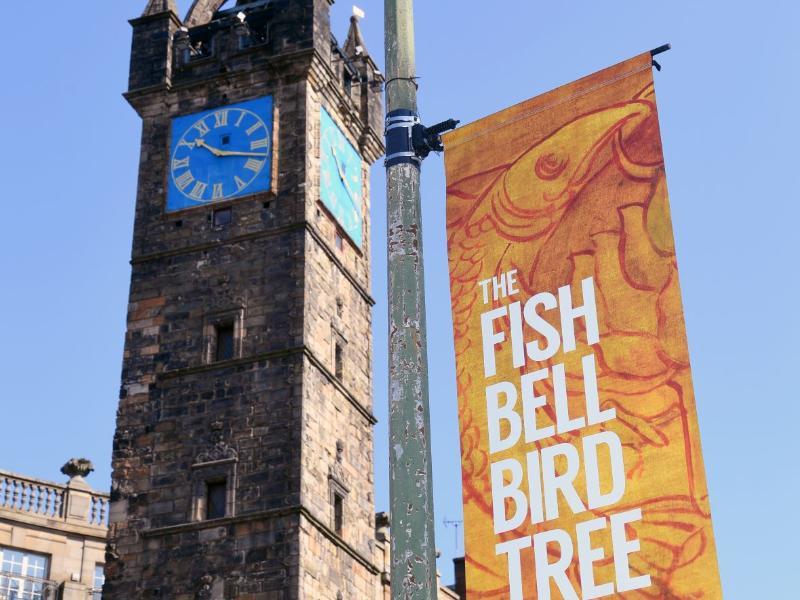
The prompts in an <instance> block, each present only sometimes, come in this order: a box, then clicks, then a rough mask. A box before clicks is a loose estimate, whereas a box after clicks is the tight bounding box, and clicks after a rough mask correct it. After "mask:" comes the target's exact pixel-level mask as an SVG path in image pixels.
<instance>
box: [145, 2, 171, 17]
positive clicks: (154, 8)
mask: <svg viewBox="0 0 800 600" xmlns="http://www.w3.org/2000/svg"><path fill="white" fill-rule="evenodd" d="M163 12H172V13H174V14H176V15H177V14H178V7H177V5H176V4H175V0H149V1H148V2H147V8H145V9H144V13H143V14H142V16H143V17H149V16H151V15H157V14H159V13H163Z"/></svg>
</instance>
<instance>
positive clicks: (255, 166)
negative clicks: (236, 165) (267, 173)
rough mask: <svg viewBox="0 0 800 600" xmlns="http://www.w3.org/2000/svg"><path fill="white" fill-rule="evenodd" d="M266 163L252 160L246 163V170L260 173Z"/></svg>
mask: <svg viewBox="0 0 800 600" xmlns="http://www.w3.org/2000/svg"><path fill="white" fill-rule="evenodd" d="M265 162H267V161H265V160H258V159H255V158H251V159H249V160H248V161H247V162H246V163H244V168H245V169H248V170H250V171H252V172H253V173H258V172H259V171H260V170H261V169H262V167H263V166H264V163H265Z"/></svg>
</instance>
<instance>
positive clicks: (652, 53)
mask: <svg viewBox="0 0 800 600" xmlns="http://www.w3.org/2000/svg"><path fill="white" fill-rule="evenodd" d="M667 50H672V44H664V45H663V46H659V47H658V48H653V49H652V50H650V56H651V57H652V58H653V66H654V67H655V68H656V71H661V65H660V64H659V62H658V61H657V60H656V59H655V57H656V56H658V55H659V54H663V53H664V52H666V51H667Z"/></svg>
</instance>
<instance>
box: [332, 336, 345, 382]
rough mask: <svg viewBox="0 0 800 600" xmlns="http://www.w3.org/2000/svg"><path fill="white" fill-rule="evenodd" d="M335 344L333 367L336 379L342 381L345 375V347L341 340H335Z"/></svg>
mask: <svg viewBox="0 0 800 600" xmlns="http://www.w3.org/2000/svg"><path fill="white" fill-rule="evenodd" d="M335 344H336V345H335V347H334V349H333V369H334V374H335V375H336V379H338V380H339V381H341V380H342V378H343V377H344V348H343V347H342V343H341V342H339V341H337V342H335Z"/></svg>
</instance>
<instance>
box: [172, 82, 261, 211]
mask: <svg viewBox="0 0 800 600" xmlns="http://www.w3.org/2000/svg"><path fill="white" fill-rule="evenodd" d="M271 179H272V96H267V97H266V98H260V99H258V100H250V101H248V102H241V103H239V104H231V105H230V106H223V107H220V108H215V109H213V110H207V111H204V112H200V113H196V114H193V115H187V116H184V117H178V118H176V119H173V121H172V145H171V150H170V166H169V185H168V186H167V212H170V211H175V210H181V209H184V208H191V207H193V206H200V205H203V204H208V203H210V202H219V201H221V200H229V199H230V198H237V197H239V196H247V195H250V194H255V193H257V192H266V191H268V190H270V189H271V185H272V181H271Z"/></svg>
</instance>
